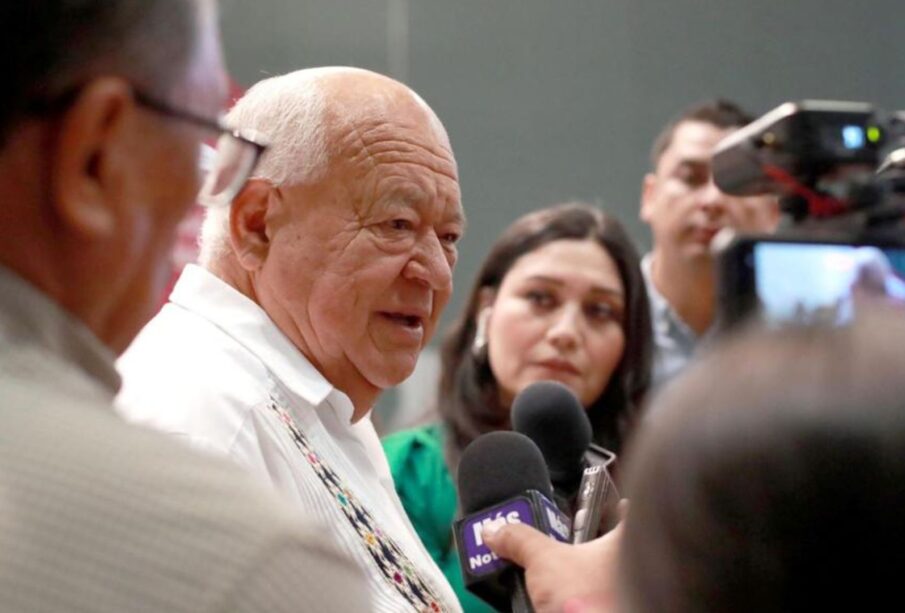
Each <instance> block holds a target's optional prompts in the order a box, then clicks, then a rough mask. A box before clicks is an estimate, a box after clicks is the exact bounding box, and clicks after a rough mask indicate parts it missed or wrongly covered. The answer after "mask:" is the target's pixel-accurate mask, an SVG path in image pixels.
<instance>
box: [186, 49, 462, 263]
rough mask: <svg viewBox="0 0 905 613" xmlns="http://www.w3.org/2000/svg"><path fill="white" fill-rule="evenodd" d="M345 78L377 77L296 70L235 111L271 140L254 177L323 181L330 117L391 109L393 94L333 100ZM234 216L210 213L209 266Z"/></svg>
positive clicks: (203, 254)
mask: <svg viewBox="0 0 905 613" xmlns="http://www.w3.org/2000/svg"><path fill="white" fill-rule="evenodd" d="M343 74H360V75H363V76H364V75H371V76H378V75H376V74H375V73H373V72H370V71H368V70H363V69H360V68H351V67H338V66H330V67H321V68H308V69H304V70H297V71H295V72H291V73H288V74H285V75H280V76H276V77H271V78H269V79H265V80H263V81H260V82H258V83H257V84H255V85H254V86H253V87H251V89H249V90H248V92H247V93H246V94H245V95H244V96H243V97H242V98H241V99H240V100H239V101H238V102H237V103H236V105H235V106H234V107H233V108H232V109H231V110H230V112H229V113H228V114H227V116H226V122H227V124H229V125H230V126H231V127H232V128H235V129H237V130H240V131H245V130H251V131H254V132H258V133H260V134H263V135H264V136H266V138H267V140H268V141H269V142H270V147H269V148H268V149H267V151H266V152H265V153H264V155H263V156H262V158H261V160H260V161H259V162H258V166H257V168H256V169H255V171H254V175H253V176H254V177H255V178H261V179H267V180H268V181H270V182H271V183H273V184H274V185H302V184H306V183H312V182H314V181H318V180H319V179H322V178H323V177H324V175H325V174H326V173H327V170H328V168H329V163H330V155H331V153H332V152H331V151H330V150H329V146H328V142H329V140H330V139H329V131H330V128H329V124H330V121H329V119H330V118H332V117H339V119H340V120H342V121H345V122H348V123H350V124H357V123H359V122H360V120H361V118H363V117H367V116H370V115H372V114H375V113H377V114H379V113H380V112H381V111H382V110H383V109H386V108H388V107H389V106H390V104H391V98H390V97H389V96H381V95H380V94H376V93H375V94H369V95H368V96H367V97H363V98H362V99H361V100H359V101H356V104H354V105H337V104H332V102H328V99H327V98H328V93H327V91H326V87H325V85H326V80H327V79H329V78H331V77H335V76H337V75H343ZM408 92H409V94H410V95H411V96H412V98H413V99H414V100H415V101H416V102H417V103H418V105H419V106H421V107H422V108H423V109H424V110H425V112H426V113H427V115H428V117H429V118H430V123H431V127H432V128H433V129H434V131H435V132H436V133H437V134H439V135H442V137H443V138H444V139H446V131H445V129H444V128H443V124H441V123H440V120H439V119H438V118H437V116H436V115H435V114H434V112H433V111H432V110H431V108H430V107H429V106H428V105H427V103H426V102H424V100H422V99H421V98H420V97H419V96H418V95H417V94H416V93H415V92H413V91H411V90H408ZM328 105H329V114H330V116H331V117H330V118H328V116H327V115H328ZM229 212H230V208H229V207H228V206H214V207H209V208H207V210H206V213H205V217H204V223H203V224H202V226H201V236H200V239H199V243H200V248H201V249H200V255H199V261H200V263H201V265H202V266H204V267H209V266H210V265H211V263H212V262H214V261H216V260H217V259H218V258H220V257H222V256H223V255H225V254H226V253H228V252H229Z"/></svg>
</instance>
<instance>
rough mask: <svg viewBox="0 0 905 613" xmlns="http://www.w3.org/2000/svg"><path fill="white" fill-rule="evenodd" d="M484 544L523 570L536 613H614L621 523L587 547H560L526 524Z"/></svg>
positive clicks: (506, 529) (488, 538) (492, 535)
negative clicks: (563, 612) (565, 612)
mask: <svg viewBox="0 0 905 613" xmlns="http://www.w3.org/2000/svg"><path fill="white" fill-rule="evenodd" d="M484 540H485V542H486V543H487V544H488V545H489V547H490V548H491V549H492V550H493V551H494V553H496V555H498V556H499V557H501V558H506V559H507V560H511V561H513V562H514V563H516V564H518V565H519V566H520V567H522V568H523V569H524V573H525V586H526V589H527V591H528V594H529V595H530V598H531V602H532V604H533V605H534V609H535V611H536V612H537V613H553V612H557V613H559V612H561V611H581V613H605V612H609V611H613V610H615V602H616V598H615V586H616V583H617V575H616V570H617V564H618V562H617V560H618V552H619V547H620V546H621V542H622V524H619V525H618V526H617V527H616V528H614V529H613V530H611V531H610V532H608V533H606V534H605V535H603V536H602V537H600V538H598V539H595V540H593V541H590V542H588V543H585V544H583V545H566V544H563V543H558V542H556V541H554V540H553V539H550V538H547V537H546V536H545V535H543V534H542V533H540V532H538V531H537V530H534V529H532V528H529V527H528V526H524V525H506V526H501V527H500V528H498V529H497V530H495V531H492V532H488V533H486V534H485V539H484Z"/></svg>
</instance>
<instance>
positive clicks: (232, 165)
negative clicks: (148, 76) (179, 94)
mask: <svg viewBox="0 0 905 613" xmlns="http://www.w3.org/2000/svg"><path fill="white" fill-rule="evenodd" d="M82 87H83V86H82V85H78V86H75V87H72V88H70V89H67V90H66V91H65V92H64V93H63V94H62V95H60V96H57V97H55V98H53V99H51V100H33V101H31V103H30V104H29V106H28V109H29V111H30V112H31V113H35V114H42V115H44V114H51V113H58V112H60V111H62V110H63V109H65V108H67V107H69V106H70V105H71V104H72V102H73V101H74V100H75V99H76V97H77V96H78V94H79V92H80V91H81V90H82ZM132 95H133V98H134V99H135V101H136V102H137V103H138V104H140V105H141V106H143V107H144V108H146V109H148V110H150V111H154V112H156V113H159V114H161V115H164V116H167V117H171V118H173V119H178V120H180V121H185V122H187V123H190V124H193V125H195V126H198V127H200V128H202V129H204V130H207V131H209V132H211V133H214V134H217V135H218V138H217V147H216V150H217V154H216V157H215V159H214V162H213V165H212V167H211V170H210V171H209V172H208V173H207V177H206V179H205V181H204V185H203V186H202V188H201V192H200V193H199V195H198V202H199V203H200V204H202V205H204V206H229V204H230V203H232V200H233V198H235V197H236V194H238V193H239V191H240V190H241V189H242V187H243V186H244V185H245V183H246V181H248V179H249V178H250V177H251V173H252V171H253V170H254V168H255V166H256V165H257V163H258V160H259V159H260V157H261V155H262V154H263V153H264V151H265V150H266V149H267V147H268V145H269V143H267V141H266V139H265V138H264V137H263V136H262V135H261V134H259V133H258V132H256V131H254V130H234V129H233V128H230V127H229V126H227V125H226V124H225V123H224V122H223V120H222V119H220V118H218V119H209V118H207V117H202V116H200V115H196V114H195V113H192V112H190V111H185V110H182V109H179V108H176V107H175V106H173V105H171V104H169V103H167V102H163V101H162V100H158V99H157V98H154V97H153V96H149V95H148V94H146V93H144V92H142V91H141V90H139V89H136V88H134V87H133V90H132Z"/></svg>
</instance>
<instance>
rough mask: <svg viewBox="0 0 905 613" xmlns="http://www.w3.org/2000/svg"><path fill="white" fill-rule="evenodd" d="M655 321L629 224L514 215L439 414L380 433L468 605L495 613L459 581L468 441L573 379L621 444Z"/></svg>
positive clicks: (562, 215)
mask: <svg viewBox="0 0 905 613" xmlns="http://www.w3.org/2000/svg"><path fill="white" fill-rule="evenodd" d="M651 344H652V341H651V323H650V314H649V311H648V304H647V295H646V293H645V290H644V283H643V280H642V277H641V272H640V268H639V260H638V255H637V252H636V251H635V249H634V247H633V246H632V244H631V241H630V240H629V238H628V236H627V235H626V233H625V231H624V230H623V228H622V225H621V224H620V223H619V222H618V221H617V220H616V219H615V218H613V217H611V216H609V215H607V214H606V213H604V212H602V211H600V210H599V209H597V208H594V207H592V206H590V205H587V204H582V203H569V204H562V205H557V206H553V207H549V208H545V209H542V210H539V211H535V212H533V213H529V214H527V215H524V216H523V217H521V218H519V219H518V220H516V221H515V222H514V223H513V224H512V225H511V226H510V227H509V228H507V229H506V230H505V231H504V232H503V234H502V235H501V236H500V237H499V239H497V241H496V243H495V244H494V246H493V247H492V249H491V251H490V253H489V255H488V256H487V259H486V260H485V261H484V264H483V265H482V267H481V269H480V271H479V273H478V278H477V280H476V282H475V285H474V287H473V288H472V290H471V293H470V295H469V298H468V302H467V304H466V307H465V310H464V312H463V313H462V315H461V316H460V318H459V319H458V321H456V322H455V323H454V324H453V326H452V327H451V329H450V330H449V332H448V333H447V335H446V338H445V340H444V342H443V346H442V375H441V380H440V385H439V389H438V395H437V408H438V410H439V413H440V415H441V417H442V422H441V423H439V424H433V425H429V426H426V427H422V428H417V429H414V430H407V431H404V432H400V433H397V434H394V435H392V436H390V437H388V438H387V439H385V440H384V448H385V450H386V452H387V458H388V460H389V463H390V467H391V469H392V471H393V478H394V480H395V482H396V488H397V491H398V493H399V496H400V498H401V500H402V502H403V505H404V506H405V508H406V511H407V512H408V514H409V517H410V519H411V520H412V523H413V524H414V526H415V528H416V530H417V531H418V533H419V535H420V536H421V538H422V540H423V541H424V543H425V545H426V546H427V549H428V551H429V552H430V553H431V555H432V556H433V557H434V559H435V560H436V561H437V563H438V565H439V566H440V567H441V569H442V570H443V572H444V574H446V576H447V578H448V579H449V581H450V583H451V584H452V585H453V588H454V589H455V590H456V592H457V594H458V596H459V598H460V600H461V602H462V605H463V608H464V609H465V610H466V611H488V610H490V609H488V608H487V606H486V605H484V604H483V603H482V602H481V601H480V600H478V599H477V598H475V597H474V596H472V595H471V594H470V593H468V592H467V591H466V590H465V588H464V586H463V583H462V577H461V574H460V571H459V567H458V556H457V554H456V549H455V545H454V543H453V536H452V522H453V519H454V517H455V514H456V507H457V495H456V490H455V485H454V477H453V475H455V473H456V467H457V464H458V458H459V455H460V453H461V451H462V449H463V448H464V447H465V446H466V445H467V444H468V443H470V442H471V441H472V440H474V439H475V438H476V437H477V436H479V435H481V434H484V433H485V432H491V431H494V430H505V429H509V428H510V406H511V403H512V399H513V397H514V396H515V395H516V394H518V393H519V392H520V391H521V390H522V389H524V387H526V386H527V385H529V384H531V383H534V382H536V381H540V380H557V381H560V382H561V383H563V384H565V385H567V386H568V387H569V388H570V389H571V390H572V391H573V392H574V393H575V395H576V396H577V397H578V399H579V400H580V401H581V403H582V404H583V405H584V406H585V407H586V409H587V412H588V417H589V418H590V420H591V424H592V426H593V439H594V442H595V443H597V444H599V445H601V446H603V447H605V448H607V449H609V450H611V451H614V452H616V453H619V451H620V450H621V449H622V445H623V442H624V441H625V439H626V437H627V436H628V434H629V432H630V431H631V429H632V426H633V425H634V423H635V422H636V421H637V418H638V410H639V404H640V402H641V400H642V397H643V395H644V393H645V392H646V391H647V387H648V384H649V380H650V361H651V351H652V349H651Z"/></svg>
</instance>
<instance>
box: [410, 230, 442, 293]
mask: <svg viewBox="0 0 905 613" xmlns="http://www.w3.org/2000/svg"><path fill="white" fill-rule="evenodd" d="M452 269H453V264H452V262H451V260H450V256H449V254H448V253H447V251H446V250H445V249H444V248H443V245H442V244H441V242H440V239H439V238H438V237H437V235H436V234H433V233H430V234H428V235H427V236H425V237H424V238H423V239H422V240H421V241H419V244H418V247H417V249H416V251H415V253H414V254H413V256H412V257H411V258H410V259H409V261H408V263H407V264H406V266H405V269H404V271H403V272H404V275H405V278H407V279H411V280H413V281H418V282H420V283H423V284H425V285H427V286H428V287H430V288H431V289H432V290H435V291H444V290H450V289H452Z"/></svg>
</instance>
